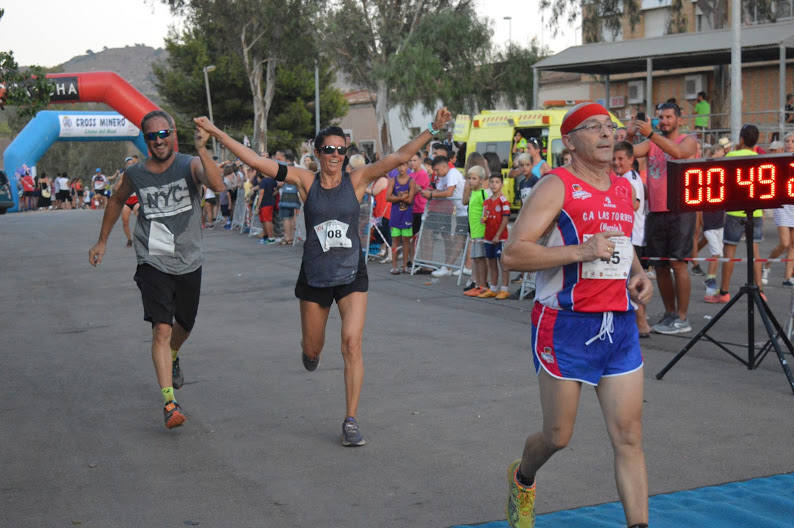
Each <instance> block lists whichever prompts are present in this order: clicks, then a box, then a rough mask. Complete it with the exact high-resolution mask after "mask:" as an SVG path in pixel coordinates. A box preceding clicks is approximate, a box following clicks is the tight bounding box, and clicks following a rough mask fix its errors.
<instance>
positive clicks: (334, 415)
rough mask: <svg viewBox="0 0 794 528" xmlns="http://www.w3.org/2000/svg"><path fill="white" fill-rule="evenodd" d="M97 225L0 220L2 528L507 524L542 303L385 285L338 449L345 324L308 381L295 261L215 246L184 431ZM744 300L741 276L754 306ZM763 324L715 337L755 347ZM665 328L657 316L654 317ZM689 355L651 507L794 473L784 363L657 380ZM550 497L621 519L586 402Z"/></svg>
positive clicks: (728, 360)
mask: <svg viewBox="0 0 794 528" xmlns="http://www.w3.org/2000/svg"><path fill="white" fill-rule="evenodd" d="M100 214H101V213H99V212H96V211H63V212H51V213H28V214H9V215H5V216H2V217H0V247H1V248H2V255H3V260H2V264H0V316H1V317H2V319H1V320H2V323H1V324H0V340H2V342H1V344H0V350H2V352H0V358H1V360H0V526H2V527H14V528H22V527H36V528H39V527H68V526H84V527H103V528H111V527H138V526H141V527H155V526H156V527H183V526H186V525H187V526H207V527H210V526H211V527H215V526H217V527H271V526H273V527H290V526H296V527H303V526H312V527H391V526H394V527H446V526H450V525H455V524H463V523H476V522H484V521H492V520H496V519H503V518H504V501H505V497H506V482H505V470H506V467H507V465H508V464H509V462H510V461H512V460H513V459H514V458H516V457H518V456H519V455H520V453H521V448H522V444H523V440H524V438H525V436H526V435H527V434H529V433H531V432H533V431H535V430H537V429H538V428H539V426H540V410H539V405H538V399H537V387H536V384H537V381H536V378H535V374H534V371H533V368H532V366H531V357H530V354H529V352H528V340H529V326H528V320H529V311H530V308H531V302H530V301H513V300H510V301H492V300H487V301H486V300H477V299H469V298H465V297H463V296H462V295H460V290H459V289H458V288H457V287H456V286H455V284H454V280H453V279H451V278H446V279H441V280H439V281H437V282H435V283H431V284H426V283H427V282H428V279H427V278H426V276H415V277H409V276H397V277H394V276H391V275H389V273H388V268H389V266H388V265H380V264H371V265H370V270H369V272H370V295H369V310H368V320H367V327H366V332H365V337H364V354H365V365H366V368H367V372H366V377H365V384H364V391H363V395H362V401H361V406H360V416H359V421H360V423H361V427H362V432H363V433H364V435H365V437H366V438H367V440H368V444H367V445H366V446H365V447H362V448H356V449H350V448H343V447H342V446H341V445H340V441H339V437H340V432H341V422H342V418H343V417H344V416H343V415H344V392H343V381H342V360H341V357H340V354H339V317H338V313H337V312H336V309H335V308H334V310H333V311H332V315H331V318H330V320H329V323H328V333H327V343H326V347H325V350H324V353H323V356H322V360H321V363H320V367H319V369H318V371H316V372H314V373H308V372H306V371H305V370H304V369H303V367H302V365H301V361H300V355H299V339H300V337H299V319H298V303H297V301H296V300H295V298H294V296H293V286H294V282H295V279H296V276H297V270H298V265H299V253H298V251H297V250H296V249H293V248H287V247H274V246H271V247H264V248H263V247H261V246H259V245H257V244H255V243H254V241H253V240H252V239H251V238H248V237H244V236H241V235H239V234H232V233H229V232H226V231H223V230H221V229H216V230H213V231H210V232H208V233H207V234H206V236H205V247H206V263H205V266H204V282H203V291H202V299H201V306H200V309H199V316H198V320H197V324H196V328H195V330H194V332H193V335H192V336H191V337H190V339H189V340H188V342H187V343H186V345H185V346H184V348H183V351H182V367H183V370H184V372H185V379H186V385H185V387H184V388H183V389H182V390H181V391H179V392H178V393H177V394H178V398H179V401H180V403H181V404H182V405H183V407H184V409H185V411H186V413H187V415H188V422H187V423H186V424H185V426H183V427H181V428H179V429H176V430H173V431H168V430H166V429H165V428H164V427H163V424H162V413H161V398H160V393H159V389H158V387H157V386H156V382H155V378H154V372H153V368H152V365H151V360H150V352H149V342H150V327H149V325H148V324H147V323H145V322H144V321H143V320H142V308H141V303H140V298H139V294H138V290H137V288H136V286H135V284H134V283H133V281H132V275H133V272H134V268H135V258H134V255H133V253H132V250H130V249H127V248H125V247H124V237H123V234H122V233H121V227H120V226H117V227H116V228H115V230H114V232H113V234H112V235H111V238H110V243H109V250H108V253H107V255H106V257H105V261H104V262H103V264H102V265H101V266H100V267H99V268H98V269H94V268H92V267H91V266H89V264H88V259H87V253H88V248H89V247H90V246H91V244H92V243H93V242H94V241H95V239H96V235H97V232H98V228H99V221H100ZM765 233H766V235H767V238H766V240H765V242H764V244H763V245H762V253H766V252H768V250H769V249H770V248H771V247H772V246H773V245H774V244H775V242H776V235H775V231H774V225H773V223H772V222H771V218H770V219H769V220H768V221H767V223H766V227H765ZM743 254H744V250H743V249H741V248H740V249H739V255H740V256H741V255H743ZM772 279H773V280H772V281H771V285H770V286H768V287H767V288H766V291H767V295H768V297H769V301H770V304H771V306H772V307H773V309H774V311H775V313H776V314H777V315H778V317H779V318H780V319H781V321H786V320H788V317H789V313H790V305H791V290H790V289H786V288H784V287H783V286H778V285H779V284H780V282H781V280H782V268H781V266H780V265H778V266H776V267H775V268H774V269H773V273H772ZM743 280H744V269H743V267H741V266H737V269H736V272H735V273H734V280H733V282H734V284H735V285H736V287H737V288H738V285H739V284H740V282H743ZM703 289H704V288H703V285H702V282H701V280H700V279H698V278H693V302H692V306H691V310H690V319H691V321H692V324H693V326H694V327H695V328H696V329H699V328H701V327H702V326H703V325H704V324H705V323H706V321H707V320H706V319H705V317H706V316H709V315H713V314H715V313H716V312H717V310H718V308H719V307H717V306H713V305H707V304H705V303H703V302H702V301H701V299H702V296H703ZM745 306H746V303H745V302H744V301H742V302H741V303H740V305H739V306H738V307H737V309H735V310H733V311H731V312H729V313H728V315H727V316H726V317H725V318H724V319H723V321H722V322H721V324H720V325H719V326H718V330H717V331H715V332H714V334H713V335H715V336H716V337H717V338H720V339H725V340H728V341H733V342H738V343H742V342H745V343H746V340H747V338H746V309H745ZM661 312H662V309H661V303H660V301H659V299H658V295H657V296H656V297H655V298H654V300H653V302H652V303H651V305H650V307H649V313H650V315H651V318H652V319H654V320H655V319H657V318H658V317H660V315H661ZM652 322H653V321H652ZM756 326H757V327H758V332H761V327H760V323H759V324H757V325H756ZM759 340H761V338H760V337H759ZM685 342H686V340H685V339H684V338H682V337H672V336H659V335H654V336H653V337H652V338H651V339H647V340H643V346H644V357H645V361H646V370H645V376H646V389H645V400H646V404H645V448H646V456H647V460H648V472H649V479H650V492H651V493H652V494H657V493H663V492H670V491H675V490H682V489H688V488H693V487H698V486H704V485H712V484H719V483H723V482H729V481H735V480H742V479H748V478H753V477H759V476H766V475H772V474H777V473H784V472H792V471H794V454H792V449H791V439H792V433H794V425H793V424H794V420H793V419H792V418H794V405H792V404H794V395H792V392H791V390H790V388H789V386H788V383H787V382H786V379H785V377H784V375H783V372H782V369H781V367H780V364H779V363H778V361H777V358H776V357H774V356H773V355H770V356H769V357H767V358H766V360H765V361H764V362H763V363H762V364H761V366H760V368H758V369H756V370H753V371H749V370H747V369H746V368H745V367H743V366H742V365H740V364H739V363H738V362H737V361H736V360H735V359H733V358H732V357H730V356H729V355H727V354H726V353H725V352H722V351H720V350H718V349H717V348H716V347H715V346H714V345H712V344H709V343H704V342H701V343H699V344H698V345H696V346H695V347H694V348H693V349H692V350H691V351H690V352H689V353H688V354H687V355H686V356H685V357H684V359H683V360H682V361H681V362H680V363H679V364H678V365H677V366H676V367H675V368H673V369H672V370H671V371H670V372H669V373H668V374H667V376H666V377H665V378H664V379H663V380H662V381H658V380H656V379H655V377H654V374H655V373H656V372H657V371H658V370H659V369H660V368H661V367H662V366H664V365H665V364H666V363H667V362H668V361H669V360H670V359H671V358H672V357H673V355H674V354H675V353H676V352H677V351H678V350H679V349H680V348H681V347H682V346H683V345H684V344H685ZM738 353H739V354H740V355H746V351H742V350H739V351H738ZM789 359H791V357H789ZM538 488H539V491H538V503H537V510H538V512H539V513H543V512H549V511H555V510H560V509H567V508H573V507H577V506H583V505H589V504H597V503H602V502H607V501H613V500H616V499H617V492H616V490H615V485H614V480H613V472H612V460H611V448H610V447H609V443H608V440H607V436H606V431H605V428H604V425H603V421H602V419H601V414H600V411H599V407H598V402H597V400H596V398H595V394H594V392H593V391H592V390H591V389H586V390H585V391H584V392H583V397H582V401H581V405H580V411H579V417H578V423H577V428H576V432H575V434H574V438H573V441H572V443H571V445H570V446H569V448H568V449H567V450H565V451H563V452H561V453H559V454H558V455H556V456H555V457H553V458H552V459H551V461H550V462H549V463H548V464H547V466H545V467H544V468H543V470H542V471H541V472H540V473H539V474H538Z"/></svg>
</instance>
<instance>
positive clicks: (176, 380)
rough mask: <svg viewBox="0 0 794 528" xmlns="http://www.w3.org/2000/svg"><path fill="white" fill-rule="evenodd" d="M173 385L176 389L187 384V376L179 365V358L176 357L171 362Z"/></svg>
mask: <svg viewBox="0 0 794 528" xmlns="http://www.w3.org/2000/svg"><path fill="white" fill-rule="evenodd" d="M171 377H172V378H173V379H172V380H171V385H172V386H173V387H174V388H175V389H181V388H182V385H184V384H185V377H184V376H183V375H182V369H181V368H180V367H179V358H176V359H175V360H174V362H173V363H172V364H171Z"/></svg>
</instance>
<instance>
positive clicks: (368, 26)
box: [323, 0, 541, 152]
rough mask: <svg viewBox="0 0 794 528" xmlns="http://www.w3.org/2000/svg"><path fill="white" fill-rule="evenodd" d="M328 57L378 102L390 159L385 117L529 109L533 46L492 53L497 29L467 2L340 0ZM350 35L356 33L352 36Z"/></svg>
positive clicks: (327, 16)
mask: <svg viewBox="0 0 794 528" xmlns="http://www.w3.org/2000/svg"><path fill="white" fill-rule="evenodd" d="M323 20H324V21H325V28H324V36H325V41H324V43H326V45H327V48H326V49H328V50H333V53H332V54H330V55H331V57H333V58H335V59H336V62H337V65H338V67H339V68H340V69H341V70H342V71H343V72H344V73H345V74H346V75H347V77H348V78H349V79H350V80H351V81H352V82H353V83H354V84H356V85H358V86H361V87H364V88H367V89H369V90H371V91H372V92H374V93H375V94H376V101H375V115H376V120H377V127H378V134H379V138H380V142H381V145H382V148H383V150H384V151H385V152H390V151H391V150H392V147H391V141H390V134H389V130H388V111H389V109H390V108H392V107H393V106H396V105H400V106H401V108H402V110H403V117H404V118H405V117H406V116H407V115H408V114H410V112H411V110H412V108H413V107H414V106H416V105H417V104H419V105H421V106H422V107H424V109H425V110H427V111H433V110H434V109H435V107H436V106H437V105H438V101H439V100H440V101H442V102H443V103H444V104H445V105H447V106H448V107H449V108H450V110H451V111H452V112H469V113H471V112H476V111H477V110H478V109H479V108H482V107H484V108H488V107H494V106H495V105H496V104H497V102H498V101H501V100H503V99H506V100H507V101H509V102H510V103H511V104H514V103H516V104H517V105H526V106H529V105H530V104H531V103H532V101H531V94H532V68H531V65H532V64H534V62H535V61H536V60H537V59H538V58H539V57H540V55H541V52H540V50H539V49H538V48H537V46H536V45H534V44H533V45H532V46H530V47H529V48H521V47H519V46H510V47H509V48H508V49H507V50H506V51H503V52H496V51H495V50H494V47H493V44H492V41H491V36H492V29H491V27H490V22H489V21H488V20H487V19H481V18H480V17H479V16H477V14H476V12H475V10H474V2H472V1H470V0H436V1H430V0H376V1H368V0H340V1H339V2H337V3H336V4H334V5H332V6H331V7H329V8H328V9H327V11H326V12H325V13H324V16H323ZM351 28H355V29H352V30H351Z"/></svg>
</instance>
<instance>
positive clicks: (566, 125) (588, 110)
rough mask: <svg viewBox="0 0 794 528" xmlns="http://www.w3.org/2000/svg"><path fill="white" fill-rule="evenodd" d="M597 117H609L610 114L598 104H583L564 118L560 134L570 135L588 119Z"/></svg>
mask: <svg viewBox="0 0 794 528" xmlns="http://www.w3.org/2000/svg"><path fill="white" fill-rule="evenodd" d="M597 115H605V116H607V117H610V116H609V112H608V111H607V109H606V108H604V107H603V106H601V105H600V104H598V103H581V104H578V105H576V106H574V107H573V108H571V109H570V110H568V113H567V114H565V117H563V118H562V124H561V125H560V134H562V135H563V136H564V135H565V134H567V133H569V132H570V131H571V130H573V129H574V128H576V127H577V126H579V123H581V122H582V121H584V120H585V119H587V118H588V117H593V116H597Z"/></svg>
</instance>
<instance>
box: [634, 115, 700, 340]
mask: <svg viewBox="0 0 794 528" xmlns="http://www.w3.org/2000/svg"><path fill="white" fill-rule="evenodd" d="M659 111H660V113H659V133H658V134H657V133H655V132H654V130H653V128H652V127H651V123H650V122H649V121H648V120H647V119H642V120H641V119H639V118H640V117H645V115H643V114H642V113H640V114H638V115H637V118H638V119H635V120H634V121H632V122H631V123H630V125H629V128H628V131H629V138H633V137H634V136H635V135H636V134H637V133H639V134H642V135H643V136H645V137H646V138H647V139H646V140H645V141H643V142H642V143H639V144H637V145H634V157H635V158H644V157H647V158H648V178H647V185H648V206H649V211H650V212H649V213H648V216H647V220H646V225H645V255H646V256H648V257H651V258H653V257H665V258H666V259H673V260H652V261H651V264H652V265H653V266H654V269H655V270H656V281H657V283H658V285H659V293H660V294H661V296H662V302H663V303H664V310H665V314H664V317H662V320H661V321H659V322H658V323H657V324H655V325H653V327H652V328H651V329H652V330H653V331H654V332H656V333H659V334H682V333H686V332H691V331H692V326H691V325H690V324H689V321H688V320H687V311H688V310H689V296H690V293H691V290H692V285H691V282H690V279H689V270H688V269H687V263H686V261H685V260H684V259H685V258H687V257H689V256H690V254H691V252H692V239H693V237H694V234H695V219H696V216H695V215H696V213H694V212H686V213H674V212H671V211H670V210H669V209H668V208H667V161H668V160H672V159H688V158H694V157H695V155H696V152H697V141H696V140H695V138H694V137H693V136H690V135H686V134H683V133H681V131H680V130H679V126H680V122H681V109H680V108H679V107H678V105H677V104H675V103H664V104H662V105H660V107H659ZM671 268H672V273H671Z"/></svg>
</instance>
